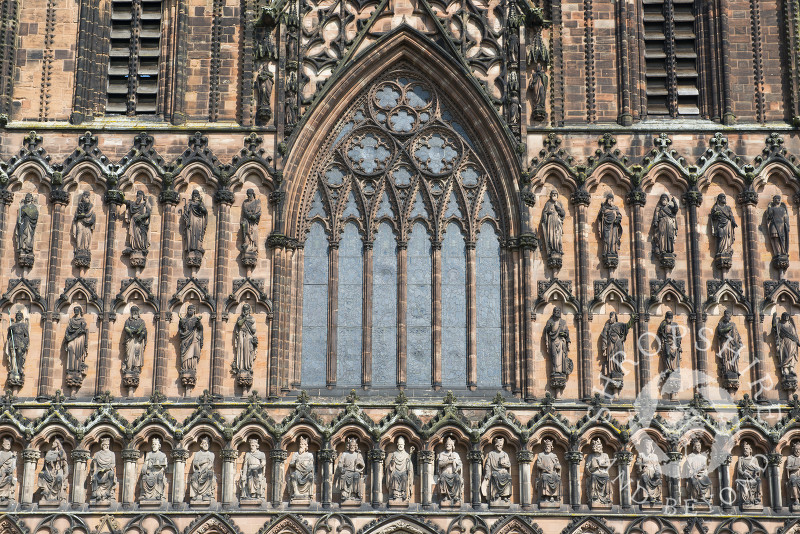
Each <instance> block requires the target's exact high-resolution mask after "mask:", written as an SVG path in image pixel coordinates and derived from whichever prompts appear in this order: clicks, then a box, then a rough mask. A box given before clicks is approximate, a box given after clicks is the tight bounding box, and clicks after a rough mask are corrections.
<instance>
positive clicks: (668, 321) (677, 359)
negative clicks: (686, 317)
mask: <svg viewBox="0 0 800 534" xmlns="http://www.w3.org/2000/svg"><path fill="white" fill-rule="evenodd" d="M681 339H682V337H681V329H680V327H679V326H678V324H677V323H676V322H675V321H674V320H673V315H672V312H671V311H668V312H667V313H666V314H665V316H664V320H663V321H661V324H660V325H658V340H659V342H660V344H661V355H662V356H663V358H664V367H665V368H666V370H667V373H674V372H675V371H677V370H678V369H680V366H681V351H682V349H681Z"/></svg>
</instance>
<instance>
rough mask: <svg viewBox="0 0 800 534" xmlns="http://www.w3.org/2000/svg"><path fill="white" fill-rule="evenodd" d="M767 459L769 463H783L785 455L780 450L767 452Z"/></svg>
mask: <svg viewBox="0 0 800 534" xmlns="http://www.w3.org/2000/svg"><path fill="white" fill-rule="evenodd" d="M767 461H768V462H769V465H781V462H782V461H783V455H782V454H781V453H779V452H771V453H769V454H767Z"/></svg>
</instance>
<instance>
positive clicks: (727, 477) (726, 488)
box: [717, 454, 736, 512]
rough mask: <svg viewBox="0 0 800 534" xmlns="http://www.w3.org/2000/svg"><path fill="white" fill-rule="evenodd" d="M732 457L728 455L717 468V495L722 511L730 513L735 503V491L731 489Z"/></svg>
mask: <svg viewBox="0 0 800 534" xmlns="http://www.w3.org/2000/svg"><path fill="white" fill-rule="evenodd" d="M732 461H733V457H732V456H731V455H730V454H729V455H727V456H726V457H725V459H724V460H723V461H722V463H721V464H720V465H719V467H717V470H718V471H719V495H720V499H719V500H720V504H721V505H722V510H723V511H725V512H730V511H731V510H732V509H733V505H734V503H735V502H736V490H734V489H733V488H731V472H730V465H731V462H732Z"/></svg>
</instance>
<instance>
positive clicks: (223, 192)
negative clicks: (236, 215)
mask: <svg viewBox="0 0 800 534" xmlns="http://www.w3.org/2000/svg"><path fill="white" fill-rule="evenodd" d="M214 200H215V201H216V202H217V204H227V205H228V206H230V205H231V204H233V191H231V190H230V189H228V188H224V189H217V191H216V192H215V193H214Z"/></svg>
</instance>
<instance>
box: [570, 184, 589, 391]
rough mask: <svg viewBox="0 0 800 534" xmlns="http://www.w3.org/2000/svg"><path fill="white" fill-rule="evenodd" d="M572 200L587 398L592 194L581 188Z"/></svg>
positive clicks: (583, 386)
mask: <svg viewBox="0 0 800 534" xmlns="http://www.w3.org/2000/svg"><path fill="white" fill-rule="evenodd" d="M570 200H571V201H572V204H574V205H575V211H577V220H578V232H577V234H578V235H576V236H575V239H576V240H577V241H578V257H577V260H578V300H579V301H580V304H581V309H580V328H579V330H578V341H579V343H578V356H579V358H580V362H581V371H580V377H581V387H580V396H581V398H582V399H584V400H585V399H589V398H590V397H591V396H592V343H591V337H590V334H589V314H588V313H587V311H588V310H587V309H586V308H587V306H588V303H589V298H588V295H587V289H588V287H589V252H588V250H587V247H586V243H587V242H588V241H589V234H590V232H591V229H590V225H589V224H588V223H587V222H586V208H587V206H588V205H589V201H590V200H591V195H590V194H589V192H588V191H586V190H585V189H579V190H577V191H575V192H574V193H573V194H572V197H571V198H570Z"/></svg>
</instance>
